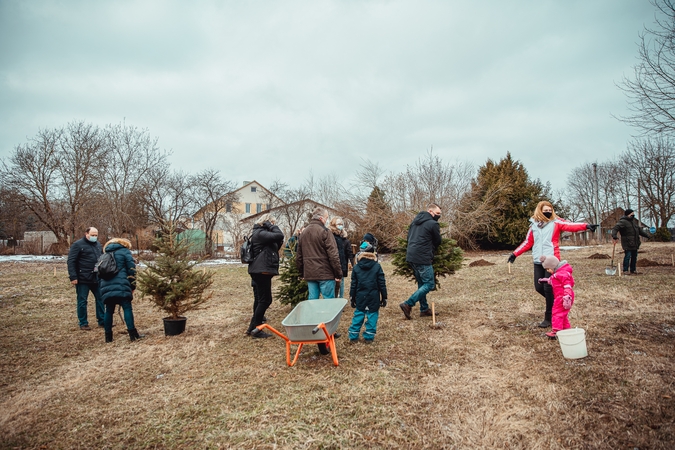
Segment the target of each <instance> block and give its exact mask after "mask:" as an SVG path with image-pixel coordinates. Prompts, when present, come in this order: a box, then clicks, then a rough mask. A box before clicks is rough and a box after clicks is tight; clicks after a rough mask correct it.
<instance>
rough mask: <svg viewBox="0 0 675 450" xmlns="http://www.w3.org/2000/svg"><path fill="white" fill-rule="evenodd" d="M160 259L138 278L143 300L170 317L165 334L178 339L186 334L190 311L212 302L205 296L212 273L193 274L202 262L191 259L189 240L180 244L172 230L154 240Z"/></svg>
mask: <svg viewBox="0 0 675 450" xmlns="http://www.w3.org/2000/svg"><path fill="white" fill-rule="evenodd" d="M155 247H156V248H157V257H156V258H155V260H154V261H147V263H146V264H147V268H145V269H144V270H140V271H139V272H138V274H137V277H136V280H137V281H136V282H137V285H138V289H139V290H140V292H141V294H142V297H146V296H147V297H150V300H151V301H152V302H153V303H154V304H155V305H156V306H157V307H158V308H159V309H161V310H163V311H165V312H166V313H167V314H169V316H168V317H165V318H164V334H165V335H166V336H175V335H178V334H181V333H182V332H183V331H185V323H186V321H187V318H186V317H185V316H184V315H183V314H185V313H186V312H188V311H192V310H196V309H199V308H200V306H201V305H202V304H203V303H204V302H205V301H207V300H208V299H209V298H211V294H208V295H207V294H205V291H206V289H208V288H209V287H210V286H211V284H213V274H212V273H211V272H206V271H199V270H194V266H195V264H197V263H199V262H200V260H196V261H194V260H191V259H190V258H189V246H188V243H187V240H182V241H180V242H179V241H177V239H176V230H175V229H174V228H170V229H169V230H168V231H167V232H165V233H163V234H162V236H161V237H159V238H158V239H156V240H155Z"/></svg>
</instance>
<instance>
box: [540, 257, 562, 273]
mask: <svg viewBox="0 0 675 450" xmlns="http://www.w3.org/2000/svg"><path fill="white" fill-rule="evenodd" d="M539 261H541V265H542V266H544V269H551V270H553V269H555V268H556V267H558V264H560V260H559V259H558V258H556V257H555V256H553V255H549V256H542V257H541V258H539Z"/></svg>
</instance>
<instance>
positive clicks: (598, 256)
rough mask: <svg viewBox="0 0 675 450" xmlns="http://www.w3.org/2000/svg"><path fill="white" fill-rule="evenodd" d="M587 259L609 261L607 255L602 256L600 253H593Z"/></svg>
mask: <svg viewBox="0 0 675 450" xmlns="http://www.w3.org/2000/svg"><path fill="white" fill-rule="evenodd" d="M588 259H611V258H610V256H609V255H604V254H602V253H593V254H592V255H591V256H589V257H588Z"/></svg>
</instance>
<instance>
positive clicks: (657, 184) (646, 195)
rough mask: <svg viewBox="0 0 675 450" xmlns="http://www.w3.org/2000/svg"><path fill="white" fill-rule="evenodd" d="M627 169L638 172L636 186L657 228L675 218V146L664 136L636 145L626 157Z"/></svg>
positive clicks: (639, 142) (631, 147)
mask: <svg viewBox="0 0 675 450" xmlns="http://www.w3.org/2000/svg"><path fill="white" fill-rule="evenodd" d="M624 160H625V163H626V166H628V167H631V168H637V170H638V174H635V175H633V176H634V177H635V176H637V186H638V189H639V195H640V198H641V200H642V202H643V203H644V206H645V207H646V208H647V209H648V210H649V212H650V215H651V216H652V218H654V220H655V222H656V227H657V228H664V227H667V226H668V222H670V220H671V219H672V217H673V215H675V146H674V145H673V143H672V142H671V141H670V140H669V139H668V138H667V137H665V136H659V137H656V138H647V139H641V140H636V141H633V142H632V143H631V144H630V145H629V147H628V151H627V152H626V153H625V155H624Z"/></svg>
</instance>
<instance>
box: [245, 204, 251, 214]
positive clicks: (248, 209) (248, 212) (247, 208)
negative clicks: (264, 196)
mask: <svg viewBox="0 0 675 450" xmlns="http://www.w3.org/2000/svg"><path fill="white" fill-rule="evenodd" d="M250 213H251V204H250V203H247V204H246V214H250Z"/></svg>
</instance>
